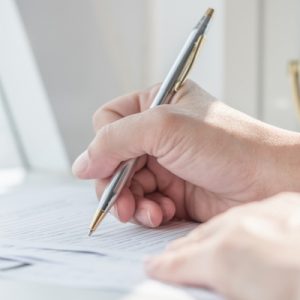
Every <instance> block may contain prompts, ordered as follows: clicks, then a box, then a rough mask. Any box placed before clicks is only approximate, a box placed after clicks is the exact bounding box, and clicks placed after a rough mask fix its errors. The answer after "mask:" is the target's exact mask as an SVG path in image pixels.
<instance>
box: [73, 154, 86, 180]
mask: <svg viewBox="0 0 300 300" xmlns="http://www.w3.org/2000/svg"><path fill="white" fill-rule="evenodd" d="M88 165H89V156H88V153H87V151H84V152H83V153H82V154H80V155H79V156H78V157H77V159H76V160H75V162H74V163H73V166H72V171H73V174H74V175H81V174H83V173H84V171H85V170H86V169H87V167H88Z"/></svg>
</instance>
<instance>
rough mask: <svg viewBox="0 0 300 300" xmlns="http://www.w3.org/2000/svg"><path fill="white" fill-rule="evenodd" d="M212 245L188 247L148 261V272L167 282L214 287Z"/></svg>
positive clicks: (167, 252) (146, 265) (204, 244)
mask: <svg viewBox="0 0 300 300" xmlns="http://www.w3.org/2000/svg"><path fill="white" fill-rule="evenodd" d="M211 249H212V246H211V244H210V243H203V244H192V245H189V244H188V245H186V247H185V248H182V249H180V250H178V251H176V252H174V251H166V252H165V253H164V254H162V255H160V256H158V257H154V258H152V259H150V260H148V261H146V264H145V267H146V272H147V273H148V275H150V276H151V277H153V278H155V279H158V280H163V281H166V282H171V283H177V284H186V285H194V286H205V287H212V286H211V284H212V282H215V279H216V278H215V270H214V269H213V268H214V263H213V262H212V259H213V257H212V255H211Z"/></svg>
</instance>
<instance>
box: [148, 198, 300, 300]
mask: <svg viewBox="0 0 300 300" xmlns="http://www.w3.org/2000/svg"><path fill="white" fill-rule="evenodd" d="M299 204H300V197H299V194H291V193H285V194H279V195H277V196H274V197H273V198H271V199H268V200H265V201H261V202H258V203H251V204H246V205H243V206H239V207H236V208H233V209H231V210H228V211H227V212H226V213H223V214H221V215H219V216H217V217H214V218H213V219H212V220H211V221H209V222H207V223H206V224H203V225H201V226H199V227H198V228H197V229H195V230H194V231H192V232H191V233H190V234H188V235H187V236H186V237H184V238H181V239H179V240H177V241H175V242H172V243H171V244H170V245H169V246H168V248H167V250H166V251H165V252H164V253H163V254H161V255H160V256H158V257H154V258H152V259H151V260H149V261H148V262H147V263H146V270H147V272H148V274H149V275H150V276H152V277H154V278H156V279H159V280H163V281H167V282H171V283H179V284H186V285H192V286H202V287H208V288H211V289H213V290H216V291H217V292H219V293H220V294H222V295H224V296H225V298H226V299H237V300H257V299H264V300H277V299H278V300H282V299H289V300H293V299H295V300H296V299H300V286H299V282H300V257H299V253H300V242H299V241H300V205H299Z"/></svg>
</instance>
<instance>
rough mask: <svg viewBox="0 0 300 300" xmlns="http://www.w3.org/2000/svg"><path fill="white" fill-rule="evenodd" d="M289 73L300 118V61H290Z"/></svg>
mask: <svg viewBox="0 0 300 300" xmlns="http://www.w3.org/2000/svg"><path fill="white" fill-rule="evenodd" d="M289 75H290V77H291V89H292V97H293V99H294V102H295V107H296V111H297V114H298V117H299V118H300V61H299V60H292V61H290V62H289Z"/></svg>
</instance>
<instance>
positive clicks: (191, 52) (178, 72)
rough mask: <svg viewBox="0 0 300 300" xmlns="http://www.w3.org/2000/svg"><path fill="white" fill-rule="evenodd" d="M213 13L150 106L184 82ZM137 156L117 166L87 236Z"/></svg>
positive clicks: (163, 101)
mask: <svg viewBox="0 0 300 300" xmlns="http://www.w3.org/2000/svg"><path fill="white" fill-rule="evenodd" d="M213 13H214V10H213V9H212V8H209V9H208V10H207V11H206V13H205V14H204V16H203V17H202V18H201V20H200V22H199V23H198V24H197V25H196V26H195V27H194V28H193V30H192V32H191V33H190V35H189V36H188V38H187V40H186V42H185V44H184V46H183V48H182V49H181V51H180V53H179V55H178V57H177V59H176V60H175V62H174V64H173V66H172V68H171V70H170V71H169V73H168V75H167V77H166V78H165V80H164V81H163V83H162V85H161V86H160V89H159V91H158V92H157V94H156V96H155V98H154V100H153V102H152V104H151V106H150V108H153V107H155V106H158V105H161V104H166V103H169V101H170V100H171V98H172V97H173V96H174V94H175V93H176V92H177V91H178V90H179V89H180V88H181V86H182V85H183V83H184V81H185V79H186V77H187V76H188V73H189V71H190V70H191V68H192V65H193V63H194V61H195V58H196V56H197V53H198V50H199V48H200V45H201V44H202V41H203V38H204V34H205V31H206V28H207V26H208V23H209V21H210V19H211V17H212V15H213ZM137 159H138V158H133V159H130V160H128V161H126V162H123V163H122V164H121V165H120V166H119V167H118V169H117V170H116V172H115V174H114V175H113V177H112V179H111V181H110V182H109V183H108V185H107V186H106V188H105V190H104V192H103V194H102V196H101V199H100V202H99V205H98V208H97V210H96V212H95V215H94V217H93V220H92V222H91V224H90V231H89V236H90V235H92V234H93V232H94V231H95V230H96V229H97V227H98V226H99V224H100V223H101V221H102V220H103V219H104V217H105V216H106V214H107V213H108V212H109V210H110V209H111V207H112V206H113V204H114V203H115V201H116V200H117V199H118V196H119V195H120V193H121V191H122V189H123V187H124V186H125V185H126V184H127V182H128V180H129V179H130V178H131V176H132V175H133V171H134V166H135V164H136V162H137Z"/></svg>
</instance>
